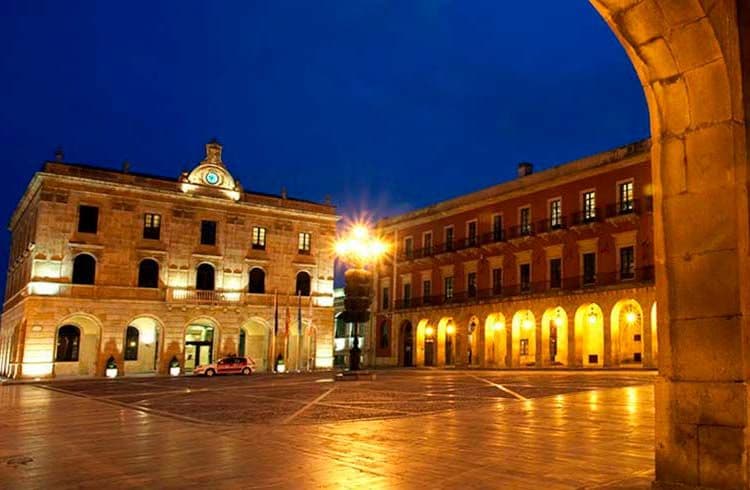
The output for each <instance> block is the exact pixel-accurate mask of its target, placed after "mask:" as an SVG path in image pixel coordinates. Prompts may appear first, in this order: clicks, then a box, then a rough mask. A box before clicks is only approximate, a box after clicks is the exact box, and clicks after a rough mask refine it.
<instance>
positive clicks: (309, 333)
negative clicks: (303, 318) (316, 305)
mask: <svg viewBox="0 0 750 490" xmlns="http://www.w3.org/2000/svg"><path fill="white" fill-rule="evenodd" d="M309 307H310V308H309V312H308V316H309V317H310V319H309V320H308V324H307V331H308V335H312V329H313V298H312V296H310V303H309Z"/></svg>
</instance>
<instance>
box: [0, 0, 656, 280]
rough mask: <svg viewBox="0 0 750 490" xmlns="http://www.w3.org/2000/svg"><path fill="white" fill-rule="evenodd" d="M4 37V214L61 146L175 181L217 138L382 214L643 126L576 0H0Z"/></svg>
mask: <svg viewBox="0 0 750 490" xmlns="http://www.w3.org/2000/svg"><path fill="white" fill-rule="evenodd" d="M0 42H1V45H0V46H2V49H0V148H1V151H0V166H1V168H2V169H3V171H4V178H3V179H2V180H0V217H2V219H3V220H5V222H7V219H8V218H9V217H10V215H11V213H12V211H13V209H14V207H15V205H16V203H17V202H18V199H19V197H20V196H21V194H22V193H23V190H24V189H25V186H26V184H27V183H28V181H29V179H30V178H31V176H32V175H33V173H34V172H35V171H36V170H38V169H39V167H40V165H41V163H42V162H43V161H44V160H46V159H52V157H53V153H54V150H55V148H56V147H57V146H58V145H61V146H62V147H63V149H64V151H65V160H66V161H71V162H85V163H91V164H96V165H102V166H107V167H113V168H120V167H121V164H122V162H123V161H124V160H128V161H129V162H131V169H132V170H133V171H136V172H146V173H153V174H158V175H164V176H171V177H177V176H178V175H179V173H180V171H181V170H183V169H188V168H191V167H192V166H194V165H195V164H196V163H197V162H198V161H200V160H201V158H202V156H203V145H204V144H205V143H206V142H207V141H208V140H209V139H210V138H212V137H216V138H218V139H219V140H220V141H221V142H222V143H223V144H224V161H225V162H226V163H227V164H228V166H229V169H230V171H231V172H232V173H233V174H234V175H235V177H238V178H239V179H240V181H241V182H242V184H243V186H244V187H245V189H246V190H250V191H253V190H256V191H261V192H271V193H278V192H279V191H280V189H281V187H282V186H286V187H287V188H288V191H289V194H290V196H293V197H300V198H305V199H311V200H315V201H322V200H323V198H324V196H325V195H326V194H330V195H331V196H332V198H333V201H334V203H335V204H337V205H338V206H339V207H340V208H339V211H340V213H342V214H344V215H351V214H352V213H357V212H359V211H360V210H370V211H372V212H374V213H375V215H376V216H385V215H389V214H393V213H397V212H402V211H405V210H409V209H414V208H415V207H418V206H423V205H425V204H429V203H432V202H435V201H440V200H443V199H446V198H448V197H452V196H455V195H458V194H462V193H465V192H468V191H472V190H476V189H480V188H483V187H486V186H489V185H492V184H495V183H498V182H501V181H505V180H508V179H511V178H513V176H514V174H515V169H516V164H517V163H518V162H519V161H524V160H525V161H531V162H534V164H535V166H536V168H537V169H543V168H546V167H549V166H552V165H556V164H559V163H563V162H565V161H568V160H571V159H574V158H578V157H581V156H585V155H587V154H591V153H596V152H599V151H603V150H606V149H609V148H612V147H616V146H620V145H623V144H626V143H629V142H631V141H634V140H637V139H641V138H644V137H647V136H648V115H647V109H646V105H645V100H644V97H643V92H642V89H641V87H640V84H639V82H638V79H637V77H636V75H635V72H634V71H633V68H632V66H631V65H630V63H629V61H628V59H627V57H626V55H625V53H624V51H623V49H622V48H621V46H620V45H619V43H618V42H617V40H616V39H615V37H614V36H613V34H612V33H611V31H609V29H608V27H607V26H606V25H605V23H604V22H603V21H602V19H601V18H600V17H599V16H598V14H597V13H596V12H595V11H594V9H593V8H592V7H591V6H590V5H589V3H588V2H587V1H584V0H576V1H570V0H546V1H542V2H538V1H537V2H511V1H504V0H503V1H500V0H460V1H459V0H453V1H451V0H419V1H418V0H411V1H409V0H392V1H385V0H338V1H324V0H315V1H312V0H304V1H302V0H300V1H291V0H266V1H259V2H250V1H244V0H242V1H239V0H238V1H232V2H230V1H213V2H207V1H184V0H180V1H163V2H157V1H148V2H146V1H144V2H133V1H130V2H109V1H91V2H74V1H65V2H61V1H52V2H41V1H35V0H3V1H2V2H0ZM8 241H9V234H8V233H7V232H6V233H4V234H2V240H0V254H1V255H0V261H1V262H0V265H2V266H3V267H5V262H6V260H7V250H8ZM4 277H5V276H4V275H3V276H2V280H4Z"/></svg>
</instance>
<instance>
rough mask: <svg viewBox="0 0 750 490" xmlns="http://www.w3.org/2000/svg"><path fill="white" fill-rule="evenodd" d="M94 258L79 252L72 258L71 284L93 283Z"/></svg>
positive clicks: (94, 274) (94, 271)
mask: <svg viewBox="0 0 750 490" xmlns="http://www.w3.org/2000/svg"><path fill="white" fill-rule="evenodd" d="M95 277H96V260H95V259H94V257H92V256H91V255H89V254H80V255H78V256H76V258H75V259H74V260H73V284H94V278H95Z"/></svg>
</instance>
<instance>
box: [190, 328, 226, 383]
mask: <svg viewBox="0 0 750 490" xmlns="http://www.w3.org/2000/svg"><path fill="white" fill-rule="evenodd" d="M218 330H219V329H218V325H217V323H216V322H215V321H214V320H212V319H210V318H198V319H196V320H193V321H192V322H190V323H189V324H188V325H187V327H185V372H186V373H188V372H192V371H193V369H195V367H196V366H199V365H203V364H210V363H211V362H213V361H214V359H216V357H217V356H218V348H217V346H218V345H219V341H220V339H219V331H218Z"/></svg>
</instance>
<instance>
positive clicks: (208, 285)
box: [195, 262, 216, 291]
mask: <svg viewBox="0 0 750 490" xmlns="http://www.w3.org/2000/svg"><path fill="white" fill-rule="evenodd" d="M215 286H216V272H215V270H214V266H213V264H209V263H206V262H204V263H203V264H200V265H199V266H198V269H197V270H196V272H195V289H197V290H198V291H213V290H214V288H215Z"/></svg>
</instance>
